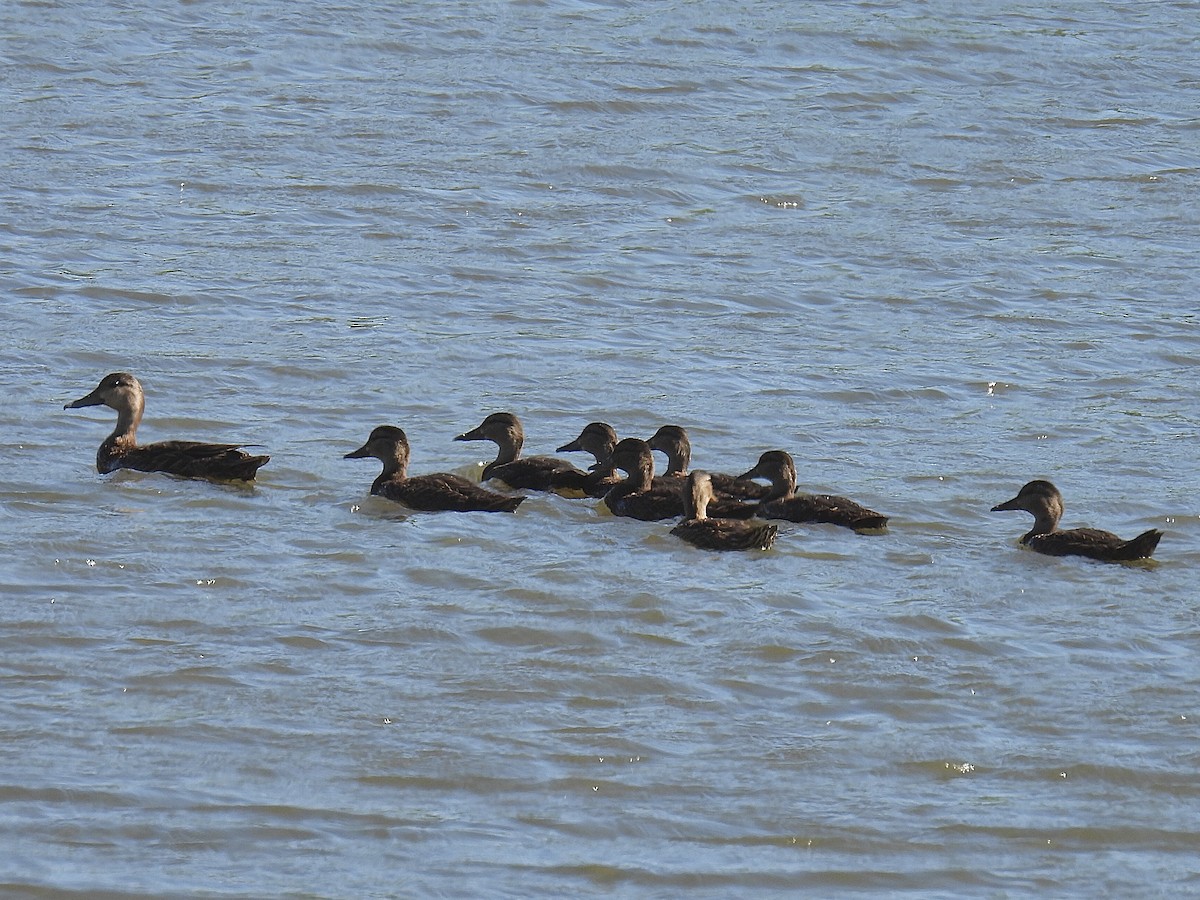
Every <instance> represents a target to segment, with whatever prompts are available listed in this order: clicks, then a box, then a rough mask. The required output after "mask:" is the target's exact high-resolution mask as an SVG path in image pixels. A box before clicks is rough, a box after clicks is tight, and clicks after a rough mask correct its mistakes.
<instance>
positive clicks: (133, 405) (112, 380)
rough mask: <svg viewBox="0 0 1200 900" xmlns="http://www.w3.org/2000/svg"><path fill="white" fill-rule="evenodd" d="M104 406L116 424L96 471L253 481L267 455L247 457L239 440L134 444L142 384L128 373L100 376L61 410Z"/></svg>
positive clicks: (142, 406)
mask: <svg viewBox="0 0 1200 900" xmlns="http://www.w3.org/2000/svg"><path fill="white" fill-rule="evenodd" d="M84 406H107V407H108V408H109V409H115V410H116V411H117V426H116V428H115V429H113V433H112V434H110V435H109V436H108V437H107V438H106V439H105V441H104V443H103V444H101V445H100V449H99V450H98V451H96V470H97V471H98V472H100V474H102V475H107V474H108V473H109V472H115V471H116V470H117V469H135V470H136V471H138V472H164V473H166V474H169V475H178V476H181V477H183V478H208V479H214V480H219V481H252V480H253V479H254V476H255V474H256V473H257V472H258V470H259V468H261V467H262V466H264V465H266V464H267V461H268V460H270V458H271V457H269V456H251V455H250V454H249V453H247V452H246V451H244V450H242V449H240V446H239V445H238V444H208V443H204V442H202V441H158V442H157V443H153V444H142V445H140V446H139V445H138V442H137V429H138V425H139V424H141V421H142V412H143V411H144V409H145V406H146V399H145V394H144V393H143V391H142V385H141V383H140V382H139V381H138V380H137V379H136V378H134V377H133V376H132V375H130V374H129V373H128V372H113V373H112V374H111V375H105V376H104V378H103V379H101V381H100V384H98V385H97V386H96V389H95V390H94V391H92V392H91V393H90V394H88V395H87V396H86V397H80V398H79V399H78V400H76V401H74V402H73V403H67V404H66V405H64V406H63V409H79V408H80V407H84Z"/></svg>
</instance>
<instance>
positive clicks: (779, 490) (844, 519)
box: [739, 450, 888, 531]
mask: <svg viewBox="0 0 1200 900" xmlns="http://www.w3.org/2000/svg"><path fill="white" fill-rule="evenodd" d="M739 477H740V478H765V479H766V480H768V481H770V482H771V489H770V491H769V492H768V494H767V496H766V497H764V498H763V500H762V501H761V502H760V503H759V505H758V514H759V515H760V516H762V517H763V518H764V519H787V520H788V521H790V522H821V523H824V524H827V525H841V526H843V527H844V528H853V529H854V530H855V531H873V530H877V529H880V528H884V527H886V526H887V521H888V520H887V516H884V515H880V514H879V513H877V512H875V511H874V510H871V509H867V508H866V507H865V506H862V505H861V504H858V503H855V502H854V501H853V500H850V499H848V498H846V497H837V496H834V495H832V494H797V493H796V464H795V463H794V462H793V461H792V457H791V454H789V453H788V452H787V451H786V450H768V451H767V452H766V453H764V454H763V455H762V456H760V457H759V458H758V464H757V465H755V467H754V468H753V469H751V470H750V471H749V472H747V473H746V474H744V475H740V476H739Z"/></svg>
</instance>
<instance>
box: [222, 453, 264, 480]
mask: <svg viewBox="0 0 1200 900" xmlns="http://www.w3.org/2000/svg"><path fill="white" fill-rule="evenodd" d="M270 461H271V457H269V456H245V455H243V458H242V459H239V460H237V462H236V463H235V464H234V465H233V466H232V467H231V468H230V472H229V475H228V476H227V477H229V478H233V479H237V480H239V481H253V480H254V476H255V475H256V474H258V470H259V469H261V468H262V467H263V466H265V465H266V464H267V463H268V462H270Z"/></svg>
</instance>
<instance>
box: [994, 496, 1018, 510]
mask: <svg viewBox="0 0 1200 900" xmlns="http://www.w3.org/2000/svg"><path fill="white" fill-rule="evenodd" d="M1018 499H1020V498H1018V497H1013V498H1012V499H1011V500H1005V501H1004V502H1003V503H997V504H996V505H995V506H993V507H992V512H1006V511H1008V510H1012V509H1020V508H1021V507H1020V506H1018V505H1017V500H1018Z"/></svg>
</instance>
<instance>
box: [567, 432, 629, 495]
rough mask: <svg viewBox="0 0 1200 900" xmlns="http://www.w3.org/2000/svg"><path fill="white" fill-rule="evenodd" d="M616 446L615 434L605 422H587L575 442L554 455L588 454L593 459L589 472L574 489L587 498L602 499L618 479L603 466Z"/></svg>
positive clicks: (571, 442)
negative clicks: (578, 452) (593, 462)
mask: <svg viewBox="0 0 1200 900" xmlns="http://www.w3.org/2000/svg"><path fill="white" fill-rule="evenodd" d="M616 446H617V432H616V431H615V430H614V429H613V427H612V426H611V425H609V424H608V423H607V422H589V423H588V424H587V425H585V426H583V431H581V432H579V437H577V438H575V440H573V441H570V442H568V443H566V444H563V445H562V446H561V447H559V448H558V449H557V450H556V451H555V452H556V453H574V452H577V451H581V452H584V453H590V454H591V455H592V458H593V459H595V464H594V465H593V466H592V467H591V470H590V471H588V472H586V473H584V477H583V478H582V479H579V480H578V483H577V484H576V485H574V487H575V488H576V489H577V490H579V491H580V492H581V494H582V495H584V496H587V497H597V498H598V497H603V496H604V495H605V494H607V493H608V492H609V490H610V489H611V488H612V487H613V485H615V484H616V483H617V482H618V481H619V480H620V479H619V478H617V476H616V475H615V474H614V473H613V472H612V471H611V470H609V471H605V470H604V464H605V463H607V462H608V458H609V457H610V456H612V452H613V448H614V447H616Z"/></svg>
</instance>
